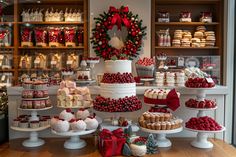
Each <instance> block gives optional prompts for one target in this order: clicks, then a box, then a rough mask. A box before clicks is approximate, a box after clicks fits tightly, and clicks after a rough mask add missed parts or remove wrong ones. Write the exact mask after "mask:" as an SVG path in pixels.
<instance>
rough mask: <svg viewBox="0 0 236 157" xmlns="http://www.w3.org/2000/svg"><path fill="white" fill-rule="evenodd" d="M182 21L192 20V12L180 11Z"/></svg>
mask: <svg viewBox="0 0 236 157" xmlns="http://www.w3.org/2000/svg"><path fill="white" fill-rule="evenodd" d="M179 21H180V22H192V14H191V12H188V11H183V12H181V13H180V19H179Z"/></svg>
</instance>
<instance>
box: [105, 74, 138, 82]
mask: <svg viewBox="0 0 236 157" xmlns="http://www.w3.org/2000/svg"><path fill="white" fill-rule="evenodd" d="M134 82H135V80H134V78H133V75H132V74H131V73H123V74H121V73H116V74H114V73H113V74H110V73H105V74H104V75H103V79H102V83H134Z"/></svg>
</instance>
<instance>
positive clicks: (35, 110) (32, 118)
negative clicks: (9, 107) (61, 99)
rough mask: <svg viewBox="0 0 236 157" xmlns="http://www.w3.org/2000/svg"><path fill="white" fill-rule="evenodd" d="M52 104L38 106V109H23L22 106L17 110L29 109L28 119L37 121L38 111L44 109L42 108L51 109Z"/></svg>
mask: <svg viewBox="0 0 236 157" xmlns="http://www.w3.org/2000/svg"><path fill="white" fill-rule="evenodd" d="M51 108H52V106H50V107H45V108H40V109H23V108H20V107H19V108H18V110H22V111H30V112H31V117H30V118H29V121H39V117H38V116H37V115H38V113H37V112H38V111H44V110H49V109H51Z"/></svg>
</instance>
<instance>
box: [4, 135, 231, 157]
mask: <svg viewBox="0 0 236 157" xmlns="http://www.w3.org/2000/svg"><path fill="white" fill-rule="evenodd" d="M64 140H65V139H52V138H51V139H46V144H45V145H44V146H41V147H39V148H33V149H32V148H31V149H29V148H25V147H23V146H22V145H21V142H22V139H17V140H12V141H11V142H10V143H6V144H3V145H1V146H0V157H100V156H101V155H100V154H99V152H98V150H97V149H96V148H95V146H94V141H93V140H92V139H86V141H87V143H88V145H87V147H85V148H83V149H81V150H66V149H64V148H63V142H64ZM191 141H192V139H189V138H173V139H172V142H173V146H172V147H171V148H169V149H159V150H160V152H159V153H158V154H155V155H150V156H155V157H236V148H234V147H233V146H231V145H228V144H226V143H224V142H223V141H221V140H215V139H212V140H211V141H212V142H213V144H214V148H213V149H197V148H193V147H191V146H190V144H189V143H190V142H191ZM147 156H148V155H147Z"/></svg>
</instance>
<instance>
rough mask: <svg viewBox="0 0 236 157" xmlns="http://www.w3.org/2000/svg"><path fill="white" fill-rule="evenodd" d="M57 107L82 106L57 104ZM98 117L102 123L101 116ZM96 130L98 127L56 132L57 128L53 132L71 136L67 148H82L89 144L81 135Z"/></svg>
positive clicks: (67, 141)
mask: <svg viewBox="0 0 236 157" xmlns="http://www.w3.org/2000/svg"><path fill="white" fill-rule="evenodd" d="M57 107H58V108H63V109H66V108H71V109H79V108H80V107H62V106H57ZM91 107H92V106H91ZM96 119H97V121H98V123H99V124H100V123H101V121H102V120H101V118H100V117H97V116H96ZM95 131H96V129H94V130H85V131H78V132H75V131H72V130H70V131H68V132H63V133H59V132H56V131H55V130H51V132H52V133H53V134H55V135H58V136H64V137H70V139H68V140H66V141H65V143H64V148H66V149H81V148H83V147H85V146H86V145H87V144H86V142H85V141H84V140H82V139H80V136H82V135H88V134H91V133H93V132H95Z"/></svg>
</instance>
